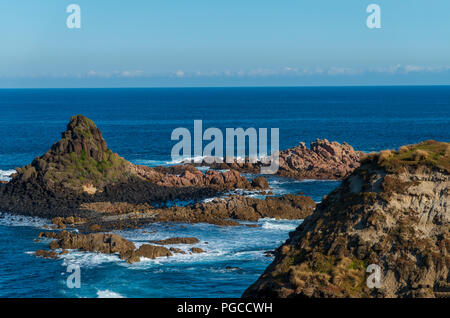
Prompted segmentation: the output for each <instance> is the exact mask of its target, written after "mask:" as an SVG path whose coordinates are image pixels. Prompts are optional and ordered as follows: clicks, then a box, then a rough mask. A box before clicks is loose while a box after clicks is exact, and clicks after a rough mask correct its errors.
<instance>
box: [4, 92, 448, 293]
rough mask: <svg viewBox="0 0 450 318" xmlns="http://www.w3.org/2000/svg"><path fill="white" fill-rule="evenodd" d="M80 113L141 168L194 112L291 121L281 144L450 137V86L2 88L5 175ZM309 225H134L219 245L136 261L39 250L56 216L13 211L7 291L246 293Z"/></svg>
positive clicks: (318, 190) (280, 182) (134, 235)
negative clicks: (278, 251) (73, 271)
mask: <svg viewBox="0 0 450 318" xmlns="http://www.w3.org/2000/svg"><path fill="white" fill-rule="evenodd" d="M75 114H83V115H86V116H88V117H90V118H91V119H93V120H94V121H95V122H96V124H97V125H98V126H99V128H100V129H101V130H102V132H103V135H104V137H105V139H106V141H107V143H108V146H109V147H110V148H111V149H113V150H114V151H115V152H118V153H119V154H120V155H121V156H123V157H125V158H126V159H128V160H130V161H132V162H135V163H139V164H147V165H156V164H166V163H168V162H170V161H171V159H170V151H171V147H172V146H173V145H174V142H173V141H171V140H170V135H171V132H172V130H173V129H175V128H177V127H186V128H189V129H192V128H193V121H194V119H202V120H203V126H204V128H208V127H218V128H221V129H225V128H227V127H232V128H237V127H242V128H248V127H255V128H280V148H281V149H284V148H287V147H291V146H294V145H297V144H298V143H299V142H300V141H305V142H306V143H307V144H308V143H309V142H311V141H313V140H315V139H316V138H327V139H328V140H333V141H334V140H335V141H339V142H344V141H346V142H348V143H350V144H351V145H353V146H354V147H355V148H356V149H358V150H363V151H367V152H369V151H377V150H381V149H386V148H398V147H399V146H401V145H404V144H410V143H415V142H419V141H421V140H426V139H436V140H440V141H449V140H450V130H449V127H450V87H448V86H447V87H329V88H318V87H317V88H189V89H182V88H179V89H178V88H177V89H57V90H52V89H42V90H0V136H1V139H0V140H1V142H0V179H2V180H5V179H7V176H8V175H9V174H11V173H12V172H13V171H14V170H13V169H14V168H15V167H17V166H22V165H25V164H27V163H29V162H31V161H32V160H33V158H34V157H36V156H38V155H40V154H42V153H44V152H45V151H47V150H48V149H49V147H50V146H51V145H52V144H53V143H54V142H55V141H57V140H58V139H59V138H60V133H61V132H62V131H64V130H65V126H66V124H67V122H68V120H69V118H70V116H72V115H75ZM269 181H270V184H271V186H272V188H273V190H274V193H275V194H283V193H286V192H299V191H301V192H303V193H304V194H306V195H310V196H312V197H313V199H314V200H315V201H320V200H321V198H322V196H323V195H325V194H327V193H329V192H330V191H331V190H333V189H334V188H335V187H336V186H337V185H338V184H339V183H338V182H332V181H314V180H306V181H302V182H298V181H293V180H289V179H285V178H279V177H271V178H270V179H269ZM300 222H301V221H275V220H260V221H259V222H258V223H259V225H260V227H258V228H252V227H218V226H214V225H206V224H197V225H181V224H176V225H174V226H167V225H165V224H155V225H150V226H148V228H147V229H141V230H133V231H124V232H121V234H122V235H124V236H125V237H127V238H129V239H131V240H133V241H134V242H135V243H136V244H137V245H139V244H142V243H145V242H148V241H149V240H153V239H159V238H167V237H172V236H196V237H198V238H199V239H200V240H201V242H200V243H199V244H198V246H199V247H201V248H203V249H204V250H206V251H207V253H205V254H198V255H178V256H176V257H173V258H168V259H158V260H152V261H150V260H149V261H145V262H142V263H138V264H133V265H128V264H126V263H124V262H122V261H120V260H119V259H118V257H117V256H115V255H101V254H96V253H82V252H72V253H69V254H68V255H66V256H64V259H60V260H45V259H40V258H36V257H35V256H34V255H33V252H34V251H35V250H37V249H40V248H45V247H46V246H47V244H48V242H46V241H43V242H40V243H37V242H34V241H33V240H34V239H35V238H36V236H37V234H38V233H39V231H40V230H41V229H42V227H43V226H44V225H45V224H47V223H48V221H47V220H40V219H30V218H25V217H14V216H10V215H4V214H3V215H2V217H1V218H0V296H3V297H110V296H123V297H181V296H184V297H238V296H240V295H241V294H242V292H243V291H244V290H245V288H246V287H248V286H249V285H250V284H251V283H252V282H254V281H255V280H256V279H257V278H258V276H259V275H260V274H261V273H262V272H263V271H264V269H265V268H266V267H267V265H268V264H269V263H270V262H271V258H269V257H266V256H264V253H263V252H264V251H266V250H270V249H273V248H275V247H276V246H278V245H279V244H280V243H281V242H283V241H284V240H285V239H286V238H287V237H288V232H289V231H292V230H293V229H295V227H296V226H297V225H298V224H299V223H300ZM154 231H156V232H155V233H153V232H154ZM206 242H208V244H206ZM68 264H78V265H80V266H81V282H82V284H81V288H80V289H69V288H68V287H67V286H66V283H65V280H66V278H67V276H68V274H67V273H65V271H66V267H67V265H68ZM227 266H234V267H239V268H241V269H239V270H226V269H225V268H226V267H227Z"/></svg>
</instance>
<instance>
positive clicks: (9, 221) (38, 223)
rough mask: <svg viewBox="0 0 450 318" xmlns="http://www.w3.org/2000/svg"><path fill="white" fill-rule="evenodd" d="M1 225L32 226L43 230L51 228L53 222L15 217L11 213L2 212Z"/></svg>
mask: <svg viewBox="0 0 450 318" xmlns="http://www.w3.org/2000/svg"><path fill="white" fill-rule="evenodd" d="M0 225H4V226H30V227H36V228H43V227H44V226H46V225H47V226H50V225H51V222H50V221H49V220H47V219H43V218H38V217H32V216H23V215H13V214H9V213H2V212H0Z"/></svg>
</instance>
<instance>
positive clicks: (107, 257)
mask: <svg viewBox="0 0 450 318" xmlns="http://www.w3.org/2000/svg"><path fill="white" fill-rule="evenodd" d="M61 258H62V259H63V260H64V261H63V265H64V266H68V265H71V264H75V265H78V266H80V267H82V268H90V267H95V266H98V265H101V264H103V263H112V262H123V261H122V260H121V259H120V258H119V255H116V254H102V253H95V252H81V251H69V253H68V254H65V255H62V256H61Z"/></svg>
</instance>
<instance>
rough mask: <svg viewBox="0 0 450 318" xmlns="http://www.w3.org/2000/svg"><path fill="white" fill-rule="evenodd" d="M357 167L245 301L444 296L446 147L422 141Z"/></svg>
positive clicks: (449, 261) (448, 244)
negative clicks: (374, 279) (376, 278)
mask: <svg viewBox="0 0 450 318" xmlns="http://www.w3.org/2000/svg"><path fill="white" fill-rule="evenodd" d="M361 162H362V165H361V167H360V168H358V169H357V170H355V171H354V172H353V173H352V174H351V175H350V176H349V177H348V178H346V179H345V180H344V181H343V182H342V184H341V186H340V187H339V188H338V189H336V190H335V191H333V192H332V193H330V194H329V195H328V196H327V197H326V199H325V200H324V201H323V202H322V203H320V204H319V205H318V206H317V208H316V211H315V212H314V213H313V214H312V215H311V216H309V217H308V218H306V219H305V221H304V222H303V223H302V224H301V225H300V226H299V227H298V228H297V229H296V231H295V232H292V233H290V238H289V239H288V240H287V241H286V242H285V243H284V244H283V245H282V246H281V247H280V248H278V249H277V251H276V256H275V260H274V261H273V263H272V264H271V265H270V266H269V267H268V268H267V269H266V271H265V273H264V274H263V275H262V276H261V277H260V278H259V279H258V281H257V282H256V283H254V284H253V285H252V286H250V287H249V288H248V289H247V290H246V291H245V293H244V297H257V298H261V297H448V296H449V290H450V285H449V281H450V275H449V272H450V270H449V269H450V209H449V206H450V200H449V195H448V194H449V191H448V190H449V189H450V144H449V143H439V142H435V141H427V142H423V143H420V144H417V145H411V146H403V147H401V148H400V149H399V150H398V151H382V152H381V153H380V154H371V155H368V156H366V157H365V158H363V159H362V161H361ZM370 264H374V265H377V266H379V268H380V274H381V277H380V278H381V280H380V288H378V289H377V288H372V289H370V288H369V287H368V285H367V284H366V281H367V278H368V275H369V273H367V272H366V270H367V266H368V265H370ZM372 272H373V269H372Z"/></svg>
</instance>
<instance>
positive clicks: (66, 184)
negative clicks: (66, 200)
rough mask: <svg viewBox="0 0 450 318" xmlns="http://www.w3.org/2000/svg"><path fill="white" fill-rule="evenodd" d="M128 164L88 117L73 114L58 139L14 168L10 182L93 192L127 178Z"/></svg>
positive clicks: (58, 189) (52, 188)
mask: <svg viewBox="0 0 450 318" xmlns="http://www.w3.org/2000/svg"><path fill="white" fill-rule="evenodd" d="M128 164H129V163H128V162H127V161H125V160H124V159H123V158H121V157H120V156H119V155H117V154H116V153H113V152H112V151H111V150H110V149H108V148H107V146H106V142H105V140H104V139H103V137H102V133H101V131H100V130H99V129H98V128H97V126H95V124H94V122H93V121H92V120H90V119H88V118H86V117H84V116H81V115H77V116H73V117H72V118H71V119H70V122H69V124H68V125H67V130H66V131H65V132H63V134H62V138H61V140H59V141H58V142H57V143H55V144H54V145H53V146H52V147H51V149H50V150H49V151H48V152H47V153H45V154H44V155H43V156H41V157H38V158H36V159H34V160H33V162H32V163H31V164H29V165H27V166H25V167H22V168H18V169H16V170H17V173H16V174H13V175H12V180H11V182H10V183H12V184H18V183H27V184H29V185H33V186H36V185H38V186H39V187H42V188H44V189H46V190H48V191H54V192H56V191H71V192H75V193H81V192H87V193H90V194H94V193H95V192H97V191H102V189H103V187H104V186H105V184H106V183H110V182H112V181H115V182H118V181H124V180H127V178H128Z"/></svg>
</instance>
